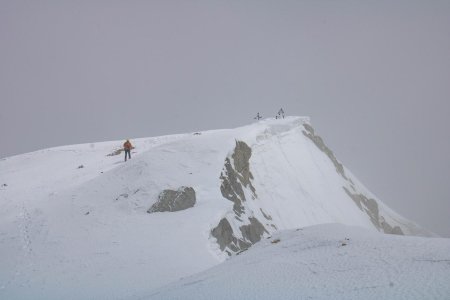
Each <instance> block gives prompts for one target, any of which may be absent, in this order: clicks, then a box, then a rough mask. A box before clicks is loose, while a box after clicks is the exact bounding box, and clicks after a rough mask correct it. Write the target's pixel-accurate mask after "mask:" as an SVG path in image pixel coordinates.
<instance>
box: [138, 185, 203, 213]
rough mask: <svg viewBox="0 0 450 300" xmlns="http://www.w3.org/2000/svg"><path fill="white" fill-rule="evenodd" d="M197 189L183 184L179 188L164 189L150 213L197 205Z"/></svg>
mask: <svg viewBox="0 0 450 300" xmlns="http://www.w3.org/2000/svg"><path fill="white" fill-rule="evenodd" d="M195 201H196V198H195V190H194V189H193V188H192V187H186V186H182V187H180V188H179V189H178V190H176V191H174V190H164V191H162V192H161V193H160V194H159V197H158V201H157V202H156V203H155V204H153V205H152V207H150V209H149V210H148V211H147V212H148V213H153V212H165V211H170V212H174V211H179V210H184V209H188V208H191V207H193V206H194V205H195Z"/></svg>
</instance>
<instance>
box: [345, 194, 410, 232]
mask: <svg viewBox="0 0 450 300" xmlns="http://www.w3.org/2000/svg"><path fill="white" fill-rule="evenodd" d="M344 190H345V192H346V193H347V195H349V196H350V198H351V199H352V200H353V201H354V202H355V203H356V205H357V206H358V207H359V209H361V210H362V211H364V212H365V213H366V214H367V215H368V216H369V217H370V221H371V222H372V223H373V225H375V227H376V228H377V229H378V230H381V231H383V232H384V233H390V234H400V235H403V231H402V229H401V228H400V227H399V226H394V227H393V226H391V225H390V224H388V223H387V222H386V220H385V219H384V217H382V216H380V211H379V209H378V203H377V201H375V199H371V198H367V197H366V196H365V195H363V194H358V193H355V194H354V193H352V192H350V191H349V190H348V189H347V188H346V187H344Z"/></svg>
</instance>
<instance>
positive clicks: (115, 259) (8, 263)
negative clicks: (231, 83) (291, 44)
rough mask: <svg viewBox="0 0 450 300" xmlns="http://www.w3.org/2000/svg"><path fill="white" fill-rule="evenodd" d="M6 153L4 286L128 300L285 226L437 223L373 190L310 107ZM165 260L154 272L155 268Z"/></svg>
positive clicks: (406, 227)
mask: <svg viewBox="0 0 450 300" xmlns="http://www.w3.org/2000/svg"><path fill="white" fill-rule="evenodd" d="M122 143H123V141H119V142H102V143H91V144H82V145H73V146H64V147H57V148H51V149H45V150H41V151H36V152H32V153H27V154H23V155H18V156H13V157H9V158H5V159H2V160H0V185H2V186H1V188H0V208H1V209H0V257H2V259H1V260H0V282H1V284H0V298H5V299H37V298H43V299H61V298H64V299H80V298H95V299H114V298H117V299H121V298H126V297H130V296H132V295H138V294H141V292H142V293H143V292H145V291H147V290H149V289H153V288H157V287H160V286H162V285H164V284H167V283H169V282H172V281H175V280H177V279H178V278H181V277H185V276H189V275H192V274H194V273H197V272H200V271H203V270H206V269H208V268H210V267H212V266H215V265H217V264H219V263H221V262H223V261H224V260H225V259H226V258H227V257H228V256H230V255H234V254H235V253H239V252H242V251H244V250H246V249H248V248H249V247H251V246H252V245H253V244H255V243H257V242H258V241H260V240H261V239H264V238H267V237H269V236H271V235H272V234H273V233H275V232H276V231H278V230H288V229H293V228H301V227H305V226H312V225H318V224H324V223H340V224H347V225H352V226H359V227H363V228H366V229H367V230H369V231H373V232H385V233H394V234H405V235H425V236H426V235H430V233H429V232H427V231H426V230H423V229H421V228H420V227H418V226H417V225H415V224H414V223H413V222H410V221H408V220H406V219H405V218H403V217H401V216H400V215H398V214H397V213H395V212H393V211H392V210H391V209H389V208H388V207H387V206H386V205H384V204H383V203H382V202H381V201H380V200H378V199H377V198H376V197H375V196H374V195H373V194H371V193H370V192H369V191H368V190H367V189H366V188H365V187H364V186H363V185H362V184H361V183H360V182H359V181H358V180H357V179H356V178H355V177H354V176H353V175H352V174H351V173H350V171H349V170H348V169H346V168H345V167H344V166H343V165H342V164H341V163H340V162H339V161H338V160H337V159H336V157H335V156H334V154H333V152H332V151H331V150H330V149H329V148H328V147H327V146H326V145H325V143H324V142H323V140H322V139H321V138H320V137H319V136H318V135H317V134H316V133H315V131H314V129H313V127H312V126H311V124H310V122H309V118H306V117H287V118H286V119H277V120H276V119H267V120H262V121H259V122H257V123H254V124H251V125H248V126H244V127H240V128H236V129H226V130H214V131H205V132H197V133H187V134H179V135H172V136H163V137H154V138H142V139H136V140H132V143H133V144H134V146H135V149H134V150H133V151H132V159H131V160H129V161H127V162H126V163H125V162H123V157H122V155H123V153H121V152H120V147H121V145H122ZM155 270H157V271H155Z"/></svg>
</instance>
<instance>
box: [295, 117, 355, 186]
mask: <svg viewBox="0 0 450 300" xmlns="http://www.w3.org/2000/svg"><path fill="white" fill-rule="evenodd" d="M303 127H305V129H306V130H307V131H303V134H304V135H305V136H307V137H308V138H310V139H311V140H312V141H313V142H314V144H316V146H317V148H319V149H320V151H322V152H323V153H325V154H326V155H327V156H328V157H329V158H330V160H331V161H332V162H333V164H334V166H335V167H336V171H337V172H338V173H339V174H341V176H342V177H344V178H345V179H348V178H347V176H346V175H345V171H344V166H343V165H342V164H341V163H340V162H339V161H338V160H337V158H336V156H334V153H333V151H331V149H330V148H328V147H327V145H325V143H324V141H323V140H322V138H321V137H320V136H318V135H316V134H315V133H314V128H313V127H312V126H311V125H309V124H303Z"/></svg>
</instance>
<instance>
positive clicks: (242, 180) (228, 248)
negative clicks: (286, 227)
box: [211, 141, 273, 255]
mask: <svg viewBox="0 0 450 300" xmlns="http://www.w3.org/2000/svg"><path fill="white" fill-rule="evenodd" d="M251 155H252V149H251V148H250V147H249V146H248V145H247V144H246V143H245V142H242V141H236V146H235V148H234V151H233V153H232V155H231V157H227V158H225V164H224V167H223V170H222V173H221V174H220V179H221V181H222V184H221V186H220V191H221V193H222V196H223V197H224V198H226V199H228V200H230V201H231V202H233V213H231V215H229V217H228V219H227V218H226V217H225V218H223V219H221V220H220V222H219V224H218V225H217V226H216V227H215V228H213V229H212V230H211V235H212V236H213V237H215V238H216V240H217V243H218V244H219V247H220V250H222V251H225V252H226V253H227V254H228V255H231V254H233V253H239V252H241V251H244V250H247V249H248V248H249V247H250V246H251V245H253V244H254V243H256V242H258V241H260V240H261V237H262V236H263V235H264V234H265V233H267V234H268V233H269V232H268V231H267V230H266V228H265V227H264V225H263V224H262V223H261V222H260V221H259V220H258V219H257V218H256V217H255V216H254V215H255V212H253V211H251V210H249V209H248V208H246V207H247V205H246V202H247V198H246V196H245V195H246V194H247V196H249V195H251V198H252V200H257V195H256V190H255V188H254V187H253V185H252V180H253V175H252V173H251V171H250V157H251ZM261 213H262V215H263V217H264V218H265V219H266V220H268V221H270V220H272V218H271V217H270V215H267V214H265V213H264V212H263V211H262V210H261ZM258 214H259V212H258ZM229 220H232V222H233V224H234V225H235V226H234V228H239V231H238V232H234V231H233V227H232V226H231V224H230V221H229ZM272 226H273V225H272Z"/></svg>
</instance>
